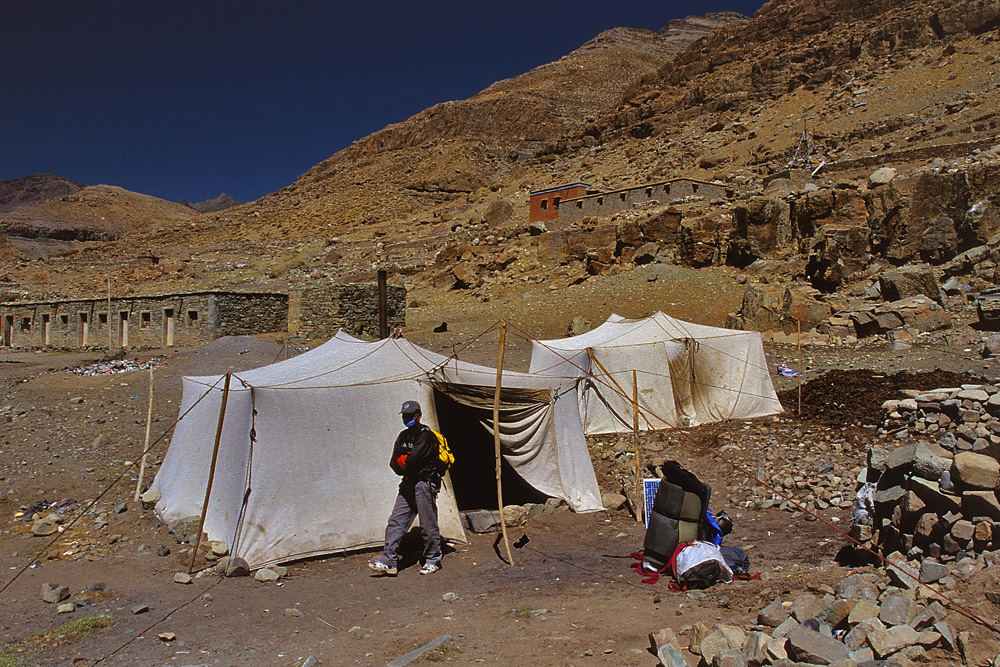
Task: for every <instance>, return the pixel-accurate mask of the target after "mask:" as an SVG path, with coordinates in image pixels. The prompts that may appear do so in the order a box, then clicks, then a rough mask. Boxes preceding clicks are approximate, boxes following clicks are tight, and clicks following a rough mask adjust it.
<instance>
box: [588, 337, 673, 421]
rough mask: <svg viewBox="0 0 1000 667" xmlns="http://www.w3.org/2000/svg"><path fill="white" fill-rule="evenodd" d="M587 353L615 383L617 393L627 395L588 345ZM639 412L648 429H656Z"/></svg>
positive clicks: (647, 418)
mask: <svg viewBox="0 0 1000 667" xmlns="http://www.w3.org/2000/svg"><path fill="white" fill-rule="evenodd" d="M587 354H589V355H590V360H591V361H593V362H594V363H595V364H597V367H598V368H600V369H601V372H602V373H604V374H605V375H607V376H608V379H609V380H611V382H612V383H613V384H614V385H615V388H616V389H617V390H618V393H619V394H621V395H622V396H625V397H627V396H628V393H627V392H626V391H625V390H624V389H622V386H621V385H620V384H618V381H617V380H615V378H614V377H612V375H611V373H609V372H608V369H607V368H605V367H604V364H602V363H601V362H600V361H598V359H597V357H595V356H594V350H593V348H589V347H588V348H587ZM637 405H638V404H637ZM639 414H640V415H642V420H643V421H644V422H646V426H648V427H649V430H650V431H654V430H656V429H654V428H653V424H652V423H650V421H649V417H647V416H646V415H645V413H642V412H640V413H639Z"/></svg>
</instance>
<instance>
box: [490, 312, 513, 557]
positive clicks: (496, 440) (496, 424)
mask: <svg viewBox="0 0 1000 667" xmlns="http://www.w3.org/2000/svg"><path fill="white" fill-rule="evenodd" d="M506 341H507V322H501V323H500V342H499V343H498V346H499V348H500V352H499V358H498V359H497V387H496V391H495V392H494V393H493V445H494V449H495V450H496V458H497V506H498V507H499V508H500V530H501V532H502V533H503V545H504V548H505V549H506V550H507V563H508V564H509V565H513V564H514V556H513V555H512V554H511V552H510V539H509V538H508V537H507V520H506V517H504V515H503V484H502V483H501V479H500V461H501V460H502V459H501V458H500V386H501V383H502V382H503V348H504V344H505V343H506Z"/></svg>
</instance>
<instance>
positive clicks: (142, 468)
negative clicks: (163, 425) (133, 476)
mask: <svg viewBox="0 0 1000 667" xmlns="http://www.w3.org/2000/svg"><path fill="white" fill-rule="evenodd" d="M152 425H153V367H152V366H150V368H149V407H148V408H147V409H146V441H145V443H143V445H142V463H140V464H139V480H138V481H137V482H136V483H135V502H139V495H140V494H141V493H142V476H143V475H145V474H146V456H147V454H148V452H149V430H150V428H151V427H152Z"/></svg>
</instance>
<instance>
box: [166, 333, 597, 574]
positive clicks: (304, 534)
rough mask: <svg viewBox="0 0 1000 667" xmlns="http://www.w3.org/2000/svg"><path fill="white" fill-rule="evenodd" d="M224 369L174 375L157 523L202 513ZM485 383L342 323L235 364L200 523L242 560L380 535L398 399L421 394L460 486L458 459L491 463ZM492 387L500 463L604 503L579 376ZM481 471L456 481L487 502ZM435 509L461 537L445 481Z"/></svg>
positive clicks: (265, 560)
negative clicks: (177, 401) (497, 404)
mask: <svg viewBox="0 0 1000 667" xmlns="http://www.w3.org/2000/svg"><path fill="white" fill-rule="evenodd" d="M224 378H225V376H211V377H185V378H183V395H182V400H181V407H180V414H181V419H180V421H179V422H178V424H177V426H176V428H175V430H174V435H173V438H172V439H171V443H170V447H169V448H168V450H167V453H166V456H165V457H164V459H163V463H162V465H161V467H160V470H159V472H158V473H157V475H156V478H155V480H154V481H153V485H152V487H151V489H152V490H156V491H159V492H160V494H161V497H160V500H159V502H157V504H156V510H157V513H158V514H159V516H160V518H161V519H163V520H164V521H165V522H168V523H169V522H173V521H176V520H178V519H181V518H184V517H189V516H197V515H200V513H201V511H202V506H203V503H204V497H205V490H206V488H207V484H208V478H209V470H210V466H211V459H212V451H213V446H214V442H215V435H216V431H217V426H218V421H219V415H220V410H221V406H222V401H223V385H224ZM495 379H496V370H495V369H492V368H486V367H482V366H476V365H473V364H468V363H464V362H459V361H457V360H455V359H449V358H447V357H444V356H441V355H439V354H435V353H433V352H430V351H428V350H425V349H422V348H420V347H417V346H416V345H413V344H411V343H409V342H408V341H406V340H404V339H398V338H397V339H387V340H383V341H378V342H365V341H361V340H358V339H355V338H352V337H350V336H347V335H346V334H343V333H338V335H337V336H335V337H334V338H333V339H331V340H330V341H328V342H326V343H324V344H323V345H321V346H319V347H317V348H315V349H313V350H311V351H309V352H306V353H304V354H301V355H299V356H297V357H294V358H291V359H288V360H285V361H281V362H279V363H276V364H272V365H270V366H265V367H262V368H257V369H254V370H251V371H247V372H242V373H238V374H234V375H233V376H232V378H231V383H230V391H229V393H228V399H227V404H226V409H225V416H224V420H223V429H222V435H221V440H220V447H219V453H218V461H217V464H216V470H215V475H214V483H213V485H212V490H211V496H210V500H209V503H208V511H207V514H206V518H205V532H207V534H208V536H209V538H210V539H213V540H221V541H223V542H225V543H226V544H227V545H229V547H230V550H231V551H232V553H233V554H234V555H235V556H239V557H241V558H243V559H245V560H246V561H247V562H248V563H249V565H250V566H251V567H252V568H257V567H263V566H265V565H269V564H273V563H278V562H283V561H288V560H293V559H297V558H303V557H307V556H313V555H319V554H328V553H334V552H338V551H344V550H349V549H358V548H365V547H374V546H379V545H381V544H382V541H383V539H384V529H385V522H386V519H387V517H388V514H389V511H390V509H391V507H392V503H393V500H394V498H395V494H396V487H397V485H398V482H399V478H398V477H396V475H395V474H394V473H393V472H392V471H391V470H390V469H389V466H388V460H389V456H390V453H391V449H392V443H393V440H394V439H395V437H396V434H397V433H398V432H399V431H400V430H401V429H402V428H403V425H402V423H401V421H400V419H399V415H398V414H397V413H398V412H399V406H400V405H401V404H402V402H403V401H404V400H417V401H419V402H420V404H421V405H422V406H423V413H424V420H423V421H424V423H426V424H428V425H429V426H431V427H432V428H435V429H437V430H440V431H442V432H444V433H445V435H446V436H447V437H448V439H449V441H450V443H451V445H452V449H453V450H454V451H455V453H456V464H455V467H454V468H453V469H452V473H451V476H452V478H454V479H455V481H456V483H457V482H458V481H459V480H458V478H457V476H459V475H461V474H462V472H461V471H462V470H463V467H462V466H463V459H464V458H469V459H472V458H475V457H477V456H478V457H480V458H482V457H486V458H488V459H489V460H490V461H493V458H492V457H493V431H492V408H493V392H494V389H493V386H494V383H495ZM502 385H503V391H502V393H501V412H500V431H501V445H502V450H503V458H504V461H505V462H506V463H507V464H508V466H509V469H510V470H513V471H514V472H515V473H516V475H517V476H518V477H519V478H520V479H521V480H523V482H524V483H526V484H527V485H529V486H530V487H531V488H532V489H534V490H535V491H537V492H539V493H541V494H544V495H545V496H551V497H557V498H563V499H564V500H566V502H567V503H568V504H569V505H570V507H571V508H573V509H574V510H576V511H592V510H598V509H601V500H600V492H599V490H598V487H597V480H596V477H595V475H594V470H593V467H592V465H591V462H590V457H589V454H588V452H587V446H586V440H585V437H584V434H583V427H582V424H581V422H580V417H579V412H578V411H577V408H576V400H575V399H576V380H575V379H568V378H544V377H539V376H531V375H528V374H524V373H504V374H503V381H502ZM438 404H441V405H438ZM458 413H463V414H464V417H462V419H459V417H458ZM490 465H491V466H492V465H493V464H492V463H491V464H490ZM480 468H482V466H480ZM466 469H467V470H471V469H472V468H466ZM490 470H491V473H490V475H489V477H488V478H486V479H477V480H461V481H463V482H466V484H467V485H469V484H474V485H476V486H478V487H481V488H486V489H489V488H492V489H493V495H494V501H493V502H494V504H495V489H496V487H495V479H494V476H493V474H492V467H491V468H490ZM505 481H506V480H505ZM505 488H506V487H505ZM505 501H506V498H505ZM438 508H439V514H440V527H441V532H442V535H443V536H444V537H445V538H446V539H450V540H457V541H463V540H464V539H465V532H464V530H463V527H462V523H461V517H460V515H459V512H458V507H457V504H456V499H455V493H454V487H453V486H452V485H451V484H450V481H449V480H447V479H446V483H445V486H444V488H443V490H442V493H441V494H440V496H439V498H438Z"/></svg>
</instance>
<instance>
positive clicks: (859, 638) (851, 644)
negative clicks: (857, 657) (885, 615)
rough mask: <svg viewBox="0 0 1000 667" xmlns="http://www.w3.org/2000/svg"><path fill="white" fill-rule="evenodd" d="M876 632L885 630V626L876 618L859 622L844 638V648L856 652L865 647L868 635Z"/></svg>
mask: <svg viewBox="0 0 1000 667" xmlns="http://www.w3.org/2000/svg"><path fill="white" fill-rule="evenodd" d="M876 630H885V624H884V623H882V621H880V620H879V619H878V618H877V617H872V618H869V619H866V620H863V621H859V622H858V624H857V625H855V626H854V627H853V628H851V631H850V632H848V633H847V634H846V635H845V636H844V646H845V647H847V648H848V649H849V650H851V651H857V650H858V649H859V648H861V647H862V646H864V645H865V641H866V640H867V638H868V634H869V633H871V632H875V631H876Z"/></svg>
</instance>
